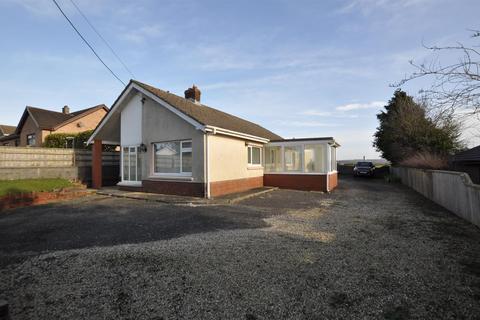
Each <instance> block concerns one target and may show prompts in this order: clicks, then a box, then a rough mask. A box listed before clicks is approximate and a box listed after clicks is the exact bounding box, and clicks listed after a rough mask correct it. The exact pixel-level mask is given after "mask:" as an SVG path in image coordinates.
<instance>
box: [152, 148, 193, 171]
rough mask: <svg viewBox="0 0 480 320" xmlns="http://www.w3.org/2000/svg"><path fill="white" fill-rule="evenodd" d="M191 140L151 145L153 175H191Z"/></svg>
mask: <svg viewBox="0 0 480 320" xmlns="http://www.w3.org/2000/svg"><path fill="white" fill-rule="evenodd" d="M192 164H193V156H192V140H177V141H164V142H156V143H154V144H153V175H160V176H162V175H172V176H175V175H181V176H191V175H192Z"/></svg>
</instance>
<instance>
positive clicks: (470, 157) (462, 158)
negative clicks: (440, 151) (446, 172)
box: [449, 146, 480, 184]
mask: <svg viewBox="0 0 480 320" xmlns="http://www.w3.org/2000/svg"><path fill="white" fill-rule="evenodd" d="M449 166H450V169H452V170H454V171H460V172H465V173H468V175H469V176H470V178H471V179H472V182H473V183H476V184H480V146H476V147H474V148H472V149H469V150H466V151H463V152H459V153H457V154H456V155H454V156H452V158H451V159H450V163H449Z"/></svg>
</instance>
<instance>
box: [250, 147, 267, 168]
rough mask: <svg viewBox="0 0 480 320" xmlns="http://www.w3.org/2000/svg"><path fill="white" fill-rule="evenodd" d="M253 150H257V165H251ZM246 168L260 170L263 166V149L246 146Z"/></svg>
mask: <svg viewBox="0 0 480 320" xmlns="http://www.w3.org/2000/svg"><path fill="white" fill-rule="evenodd" d="M253 148H255V149H259V154H260V162H259V163H253ZM247 166H248V167H250V168H261V167H262V166H263V147H261V146H258V145H253V144H249V145H247Z"/></svg>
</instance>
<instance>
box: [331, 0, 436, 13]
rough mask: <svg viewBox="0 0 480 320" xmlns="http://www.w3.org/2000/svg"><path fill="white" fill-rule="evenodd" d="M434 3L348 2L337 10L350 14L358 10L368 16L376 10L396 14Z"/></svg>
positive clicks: (415, 0)
mask: <svg viewBox="0 0 480 320" xmlns="http://www.w3.org/2000/svg"><path fill="white" fill-rule="evenodd" d="M431 3H434V0H400V1H398V0H350V1H347V2H346V3H345V5H344V6H342V7H341V8H340V10H339V12H340V13H351V12H355V11H358V10H360V11H361V12H362V13H363V14H369V13H371V12H372V11H374V10H376V9H385V10H389V11H393V12H396V11H398V10H402V9H407V8H412V7H420V6H425V5H429V4H431Z"/></svg>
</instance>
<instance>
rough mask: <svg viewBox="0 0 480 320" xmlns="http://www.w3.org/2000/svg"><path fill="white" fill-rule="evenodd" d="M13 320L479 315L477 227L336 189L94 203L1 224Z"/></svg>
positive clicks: (348, 186)
mask: <svg viewBox="0 0 480 320" xmlns="http://www.w3.org/2000/svg"><path fill="white" fill-rule="evenodd" d="M0 261H1V265H0V284H1V285H0V299H6V300H8V301H9V303H10V309H11V313H12V319H32V318H37V319H51V318H57V319H210V318H211V319H332V318H335V319H360V318H361V319H459V318H461V319H479V315H480V303H479V301H480V271H479V270H480V229H478V228H477V227H475V226H473V225H470V224H468V223H467V222H465V221H463V220H461V219H460V218H458V217H456V216H454V215H453V214H451V213H449V212H447V211H445V210H443V209H442V208H440V207H439V206H437V205H435V204H433V203H432V202H430V201H428V200H426V199H424V198H423V197H421V196H419V195H418V194H416V193H414V192H413V191H411V190H409V189H407V188H405V187H403V186H401V185H398V184H386V183H384V182H383V181H379V180H372V179H358V180H353V179H347V180H345V179H343V180H341V181H340V187H339V188H338V189H337V190H336V191H335V192H333V193H332V194H322V193H314V192H299V191H290V190H275V191H272V192H269V193H265V194H263V195H260V196H258V197H254V198H249V199H247V200H244V201H242V202H240V203H237V204H234V205H217V206H178V205H171V204H164V203H157V202H148V201H141V200H132V199H119V198H109V197H102V196H93V197H88V198H85V199H81V200H77V201H74V202H69V203H60V204H51V205H46V206H39V207H32V208H23V209H17V210H11V211H9V212H8V213H6V214H2V215H0Z"/></svg>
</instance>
